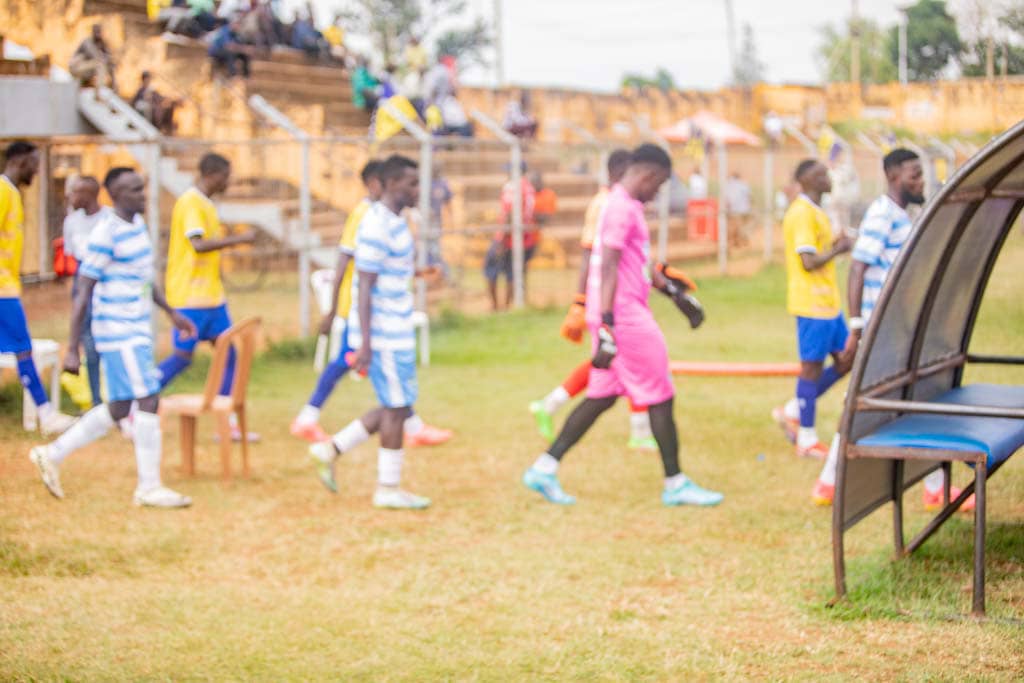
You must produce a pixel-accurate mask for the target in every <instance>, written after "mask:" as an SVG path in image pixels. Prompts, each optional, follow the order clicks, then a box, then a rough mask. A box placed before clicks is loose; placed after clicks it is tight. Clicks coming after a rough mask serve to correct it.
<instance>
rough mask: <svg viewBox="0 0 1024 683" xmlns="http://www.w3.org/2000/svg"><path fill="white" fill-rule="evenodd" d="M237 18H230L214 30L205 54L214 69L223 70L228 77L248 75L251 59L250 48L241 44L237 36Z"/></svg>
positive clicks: (245, 76)
mask: <svg viewBox="0 0 1024 683" xmlns="http://www.w3.org/2000/svg"><path fill="white" fill-rule="evenodd" d="M239 21H240V20H239V19H232V20H231V22H229V23H227V24H224V25H223V26H221V27H220V28H219V29H217V30H216V31H214V33H213V39H212V40H211V41H210V47H209V49H208V50H207V54H209V55H210V59H211V60H212V61H213V66H214V68H215V69H218V70H221V71H223V72H224V73H225V74H227V76H228V77H229V78H233V77H235V76H238V75H239V73H241V76H242V78H248V77H249V62H250V60H251V55H252V48H251V47H249V46H247V45H243V44H242V43H241V41H240V40H239V37H238V33H237V30H238V23H239Z"/></svg>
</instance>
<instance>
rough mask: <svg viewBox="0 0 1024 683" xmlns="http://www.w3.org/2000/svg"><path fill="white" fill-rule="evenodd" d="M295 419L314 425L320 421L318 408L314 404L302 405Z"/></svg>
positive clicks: (301, 422)
mask: <svg viewBox="0 0 1024 683" xmlns="http://www.w3.org/2000/svg"><path fill="white" fill-rule="evenodd" d="M295 421H296V422H298V423H300V424H304V425H314V424H316V423H317V422H319V421H320V409H319V408H317V407H316V406H311V405H304V406H302V410H300V411H299V414H298V415H297V416H296V417H295Z"/></svg>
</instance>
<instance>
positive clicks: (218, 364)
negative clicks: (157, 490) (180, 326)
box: [160, 318, 260, 480]
mask: <svg viewBox="0 0 1024 683" xmlns="http://www.w3.org/2000/svg"><path fill="white" fill-rule="evenodd" d="M259 328H260V319H259V318H246V319H245V320H243V321H241V322H239V323H236V324H235V325H233V326H232V327H231V328H230V329H228V330H225V331H224V332H223V333H222V334H221V335H220V336H219V337H217V341H216V342H215V343H214V345H213V361H212V362H211V363H210V372H209V374H208V375H207V376H206V386H205V387H204V389H203V393H201V394H173V395H171V396H166V397H163V398H161V399H160V412H161V414H162V415H178V416H179V417H180V418H181V467H182V470H183V471H184V473H185V474H186V475H189V476H192V475H195V472H196V465H195V448H196V421H197V419H198V418H199V416H200V415H202V414H203V413H213V415H214V416H215V417H216V419H217V433H218V434H219V436H220V466H221V475H222V477H223V478H224V479H225V480H230V479H231V425H230V422H229V419H230V416H231V413H235V415H237V416H238V427H239V429H240V430H241V432H242V434H247V433H248V432H247V429H246V428H247V420H246V415H245V394H246V390H247V389H248V387H249V371H250V370H251V368H252V358H253V353H254V349H255V345H256V333H257V331H258V330H259ZM232 346H234V347H235V353H236V358H235V380H234V384H232V387H231V395H230V396H220V395H219V392H220V386H221V382H222V381H223V378H224V368H225V366H226V365H227V362H228V350H229V349H230V348H231V347H232ZM242 475H243V476H245V477H248V476H249V443H248V439H245V438H243V439H242Z"/></svg>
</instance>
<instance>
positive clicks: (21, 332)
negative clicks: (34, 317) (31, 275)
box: [0, 298, 32, 353]
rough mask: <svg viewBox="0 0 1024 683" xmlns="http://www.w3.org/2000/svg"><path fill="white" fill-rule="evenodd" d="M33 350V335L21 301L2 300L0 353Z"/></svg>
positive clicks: (0, 301)
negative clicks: (30, 332)
mask: <svg viewBox="0 0 1024 683" xmlns="http://www.w3.org/2000/svg"><path fill="white" fill-rule="evenodd" d="M31 350H32V335H30V334H29V333H28V321H27V320H25V309H24V308H22V307H21V299H15V298H10V299H0V353H24V352H26V351H31Z"/></svg>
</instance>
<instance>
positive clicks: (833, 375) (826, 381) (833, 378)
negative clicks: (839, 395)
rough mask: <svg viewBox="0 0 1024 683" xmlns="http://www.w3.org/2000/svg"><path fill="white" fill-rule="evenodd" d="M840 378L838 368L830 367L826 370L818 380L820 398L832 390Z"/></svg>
mask: <svg viewBox="0 0 1024 683" xmlns="http://www.w3.org/2000/svg"><path fill="white" fill-rule="evenodd" d="M840 376H841V375H840V374H839V371H838V370H836V366H834V365H830V366H828V367H827V368H825V370H824V371H823V372H822V373H821V377H819V378H818V396H821V395H822V394H824V393H825V392H826V391H828V390H829V389H831V388H832V385H833V384H835V383H836V382H838V381H839V378H840Z"/></svg>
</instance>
